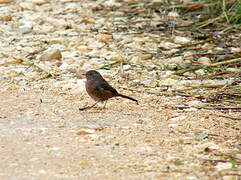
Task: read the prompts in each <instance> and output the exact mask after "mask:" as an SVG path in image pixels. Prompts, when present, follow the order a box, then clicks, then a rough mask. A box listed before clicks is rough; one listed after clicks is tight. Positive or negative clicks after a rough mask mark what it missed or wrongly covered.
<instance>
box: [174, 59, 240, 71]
mask: <svg viewBox="0 0 241 180" xmlns="http://www.w3.org/2000/svg"><path fill="white" fill-rule="evenodd" d="M239 61H240V62H241V58H237V59H231V60H227V61H222V62H217V63H213V64H210V65H202V66H197V67H193V68H189V69H181V70H179V71H177V72H175V73H174V74H175V75H181V74H184V73H185V72H189V71H195V70H198V69H202V68H211V67H217V66H221V65H226V64H231V63H235V62H239Z"/></svg>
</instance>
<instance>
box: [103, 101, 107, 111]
mask: <svg viewBox="0 0 241 180" xmlns="http://www.w3.org/2000/svg"><path fill="white" fill-rule="evenodd" d="M107 101H108V100H106V101H105V104H104V107H103V109H105V106H106V103H107Z"/></svg>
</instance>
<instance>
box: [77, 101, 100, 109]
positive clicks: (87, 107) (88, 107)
mask: <svg viewBox="0 0 241 180" xmlns="http://www.w3.org/2000/svg"><path fill="white" fill-rule="evenodd" d="M97 103H98V101H96V103H95V104H93V105H92V106H86V107H83V108H79V110H80V111H84V110H86V109H90V108H93V107H94V106H95V105H96V104H97Z"/></svg>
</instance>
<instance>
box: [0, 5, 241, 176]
mask: <svg viewBox="0 0 241 180" xmlns="http://www.w3.org/2000/svg"><path fill="white" fill-rule="evenodd" d="M135 3H136V4H137V5H138V1H135ZM136 4H135V5H136ZM138 6H141V7H142V6H143V2H139V5H138ZM131 7H133V2H132V1H124V2H121V1H77V0H72V1H71V0H61V1H47V0H31V1H20V0H19V1H14V2H11V1H0V8H1V14H0V17H2V18H0V19H1V24H0V26H1V28H0V31H1V32H2V35H1V39H0V40H1V45H0V47H1V48H0V57H1V60H0V63H1V66H0V84H1V87H0V94H1V96H0V102H1V103H0V142H1V147H0V158H1V163H0V179H4V180H10V179H14V180H15V179H20V180H21V179H24V180H26V179H44V180H47V179H49V180H53V179H225V180H237V179H240V177H241V174H240V172H241V161H240V159H241V153H240V152H241V140H240V134H241V133H240V132H241V131H240V127H241V121H240V112H234V111H220V110H217V109H206V108H202V107H203V106H202V105H203V104H205V103H204V102H201V101H198V100H197V99H195V98H194V97H193V96H189V97H187V96H186V97H185V96H179V95H171V93H169V89H170V90H179V89H182V88H185V86H186V85H190V84H198V83H204V82H205V81H198V80H191V79H188V78H187V79H185V78H183V77H178V76H175V75H173V76H172V75H171V72H170V71H162V70H161V69H159V68H160V66H161V65H163V64H165V62H163V61H160V58H159V57H157V56H156V55H153V53H154V52H156V51H157V49H158V47H160V46H162V45H161V43H163V41H165V43H166V45H171V47H172V48H171V49H170V52H169V51H168V50H167V49H166V52H167V53H173V46H174V45H175V43H176V44H178V42H180V41H182V42H180V43H183V41H184V43H185V42H190V41H191V39H190V38H188V37H182V38H180V37H179V36H178V37H175V36H172V38H173V39H175V40H176V41H175V40H174V41H172V42H170V43H172V44H170V43H169V42H166V40H167V39H168V38H167V37H165V31H164V32H162V33H163V34H161V35H160V34H159V35H156V34H155V35H153V36H152V37H151V36H150V34H149V35H146V34H143V33H136V32H135V31H136V29H138V28H139V29H142V28H143V26H141V25H140V24H138V22H137V21H138V19H135V21H136V24H135V25H136V26H137V27H135V28H136V29H134V30H133V29H126V27H125V26H126V24H128V26H129V27H131V25H133V24H132V23H131V17H132V16H131V13H134V11H133V12H132V10H131ZM125 8H126V9H129V11H130V12H126V9H125ZM115 9H117V10H116V11H115ZM143 9H144V8H143V7H142V8H140V9H139V10H138V12H139V13H141V12H142V11H144V10H143ZM136 11H137V10H136ZM128 13H129V15H128ZM145 13H146V12H145ZM126 14H127V15H126ZM149 15H150V14H149ZM171 15H172V16H171ZM177 15H178V14H175V13H174V15H173V14H170V17H173V16H175V18H177V17H176V16H177ZM146 16H148V14H146ZM133 18H135V17H133ZM155 18H156V19H158V18H159V17H155ZM155 18H154V19H153V23H154V22H156V21H157V20H156V21H155ZM141 20H143V19H141ZM144 20H146V19H145V18H144ZM144 20H143V21H144ZM143 21H141V23H142V22H143ZM154 24H155V23H154ZM133 28H134V27H133ZM142 30H143V29H142ZM179 35H180V34H179ZM159 38H160V39H159ZM162 40H163V41H162ZM143 41H144V42H143ZM157 44H158V45H157ZM206 46H207V45H206ZM209 47H210V46H209ZM141 48H142V49H141ZM237 48H239V47H236V50H237ZM51 49H57V50H58V51H57V53H55V54H54V55H53V54H52V55H53V56H54V58H53V56H51V52H49V51H48V50H51ZM48 53H49V54H48ZM189 53H190V52H189ZM46 54H47V55H46ZM56 54H57V55H56ZM51 58H52V59H51ZM185 60H186V59H185ZM205 60H208V59H205ZM180 61H184V60H183V59H169V61H168V60H167V62H168V63H170V62H175V63H179V62H180ZM30 62H34V64H31V63H30ZM205 63H207V61H205ZM89 69H99V71H100V72H101V73H102V74H103V75H104V76H105V78H106V79H107V80H108V81H110V82H111V84H112V85H113V86H114V87H116V88H117V89H118V90H119V91H120V92H122V93H123V94H126V95H129V96H132V97H134V98H136V99H138V100H139V105H137V104H135V103H133V102H130V101H129V100H126V99H121V98H113V99H111V100H109V101H108V103H107V106H106V109H102V108H101V107H102V105H101V104H100V105H99V107H97V108H94V109H90V110H87V111H82V112H81V111H79V108H80V107H84V106H86V105H87V104H92V103H94V102H93V100H92V99H91V98H90V97H89V96H88V95H87V93H86V92H85V89H84V76H83V75H82V74H83V72H85V71H87V70H89ZM199 73H203V72H199ZM46 75H48V76H50V77H46ZM208 82H209V83H210V82H212V81H211V80H208Z"/></svg>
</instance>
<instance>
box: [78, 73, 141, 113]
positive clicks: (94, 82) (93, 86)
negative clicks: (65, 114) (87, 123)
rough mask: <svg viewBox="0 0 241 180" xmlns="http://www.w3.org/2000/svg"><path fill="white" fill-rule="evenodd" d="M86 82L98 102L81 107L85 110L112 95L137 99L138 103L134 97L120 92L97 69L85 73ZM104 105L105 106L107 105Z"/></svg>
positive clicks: (87, 87) (88, 91)
mask: <svg viewBox="0 0 241 180" xmlns="http://www.w3.org/2000/svg"><path fill="white" fill-rule="evenodd" d="M85 76H86V82H85V88H86V91H87V93H88V94H89V96H90V97H91V98H92V99H94V100H95V101H96V103H95V104H94V105H92V106H90V107H84V108H80V110H85V109H89V108H92V107H94V106H95V105H96V104H97V103H98V102H105V105H106V102H107V100H108V99H110V98H112V97H122V98H126V99H129V100H131V101H135V102H136V103H137V104H138V101H137V100H136V99H134V98H132V97H129V96H126V95H123V94H120V93H118V92H117V90H116V89H115V88H113V87H112V86H111V85H110V84H109V83H108V82H107V81H106V80H105V79H104V78H103V77H102V76H101V74H100V73H99V72H98V71H96V70H90V71H88V72H86V73H85ZM105 105H104V107H105Z"/></svg>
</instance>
